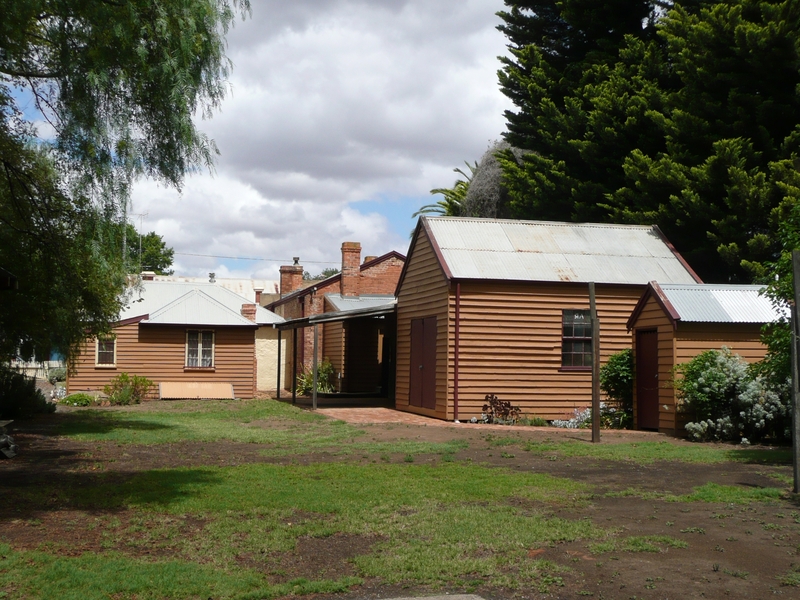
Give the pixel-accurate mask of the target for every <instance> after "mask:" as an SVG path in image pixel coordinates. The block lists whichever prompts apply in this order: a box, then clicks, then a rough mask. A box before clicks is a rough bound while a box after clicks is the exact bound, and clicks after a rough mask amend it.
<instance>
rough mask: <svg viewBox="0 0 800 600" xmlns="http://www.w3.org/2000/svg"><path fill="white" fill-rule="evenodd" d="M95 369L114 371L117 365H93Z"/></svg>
mask: <svg viewBox="0 0 800 600" xmlns="http://www.w3.org/2000/svg"><path fill="white" fill-rule="evenodd" d="M94 368H95V369H116V368H117V365H95V366H94Z"/></svg>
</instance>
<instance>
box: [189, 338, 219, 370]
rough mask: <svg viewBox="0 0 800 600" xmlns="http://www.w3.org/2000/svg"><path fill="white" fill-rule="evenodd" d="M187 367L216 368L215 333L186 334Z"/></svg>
mask: <svg viewBox="0 0 800 600" xmlns="http://www.w3.org/2000/svg"><path fill="white" fill-rule="evenodd" d="M186 366H187V367H213V366H214V332H213V331H202V330H200V331H198V330H189V331H187V332H186Z"/></svg>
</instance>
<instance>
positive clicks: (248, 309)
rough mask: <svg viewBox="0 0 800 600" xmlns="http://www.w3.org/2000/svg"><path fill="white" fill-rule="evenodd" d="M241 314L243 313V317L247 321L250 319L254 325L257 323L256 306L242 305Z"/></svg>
mask: <svg viewBox="0 0 800 600" xmlns="http://www.w3.org/2000/svg"><path fill="white" fill-rule="evenodd" d="M241 312H242V316H243V317H244V318H245V319H249V320H250V321H253V323H255V322H256V305H255V304H250V303H247V304H242V310H241Z"/></svg>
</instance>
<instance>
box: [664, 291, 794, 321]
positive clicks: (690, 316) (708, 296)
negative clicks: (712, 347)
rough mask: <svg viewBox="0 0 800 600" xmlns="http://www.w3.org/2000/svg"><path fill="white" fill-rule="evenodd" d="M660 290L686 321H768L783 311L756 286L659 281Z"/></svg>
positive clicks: (782, 314) (780, 314)
mask: <svg viewBox="0 0 800 600" xmlns="http://www.w3.org/2000/svg"><path fill="white" fill-rule="evenodd" d="M659 287H660V288H661V291H662V293H663V294H664V296H666V298H667V300H669V302H670V303H671V304H672V306H673V307H674V308H675V311H676V312H677V313H678V315H680V320H681V322H689V323H692V322H694V323H771V322H772V321H777V320H778V319H780V318H781V317H782V316H786V312H785V311H782V310H781V309H778V308H776V307H774V306H773V305H772V302H771V301H770V300H769V298H767V297H766V296H764V295H762V294H761V290H762V289H763V286H759V285H722V284H719V285H715V284H695V285H670V284H661V283H660V284H659Z"/></svg>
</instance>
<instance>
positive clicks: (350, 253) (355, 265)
mask: <svg viewBox="0 0 800 600" xmlns="http://www.w3.org/2000/svg"><path fill="white" fill-rule="evenodd" d="M360 267H361V244H360V243H359V242H344V243H342V279H341V283H340V291H341V294H342V296H358V279H359V276H360V274H361V269H360Z"/></svg>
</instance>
